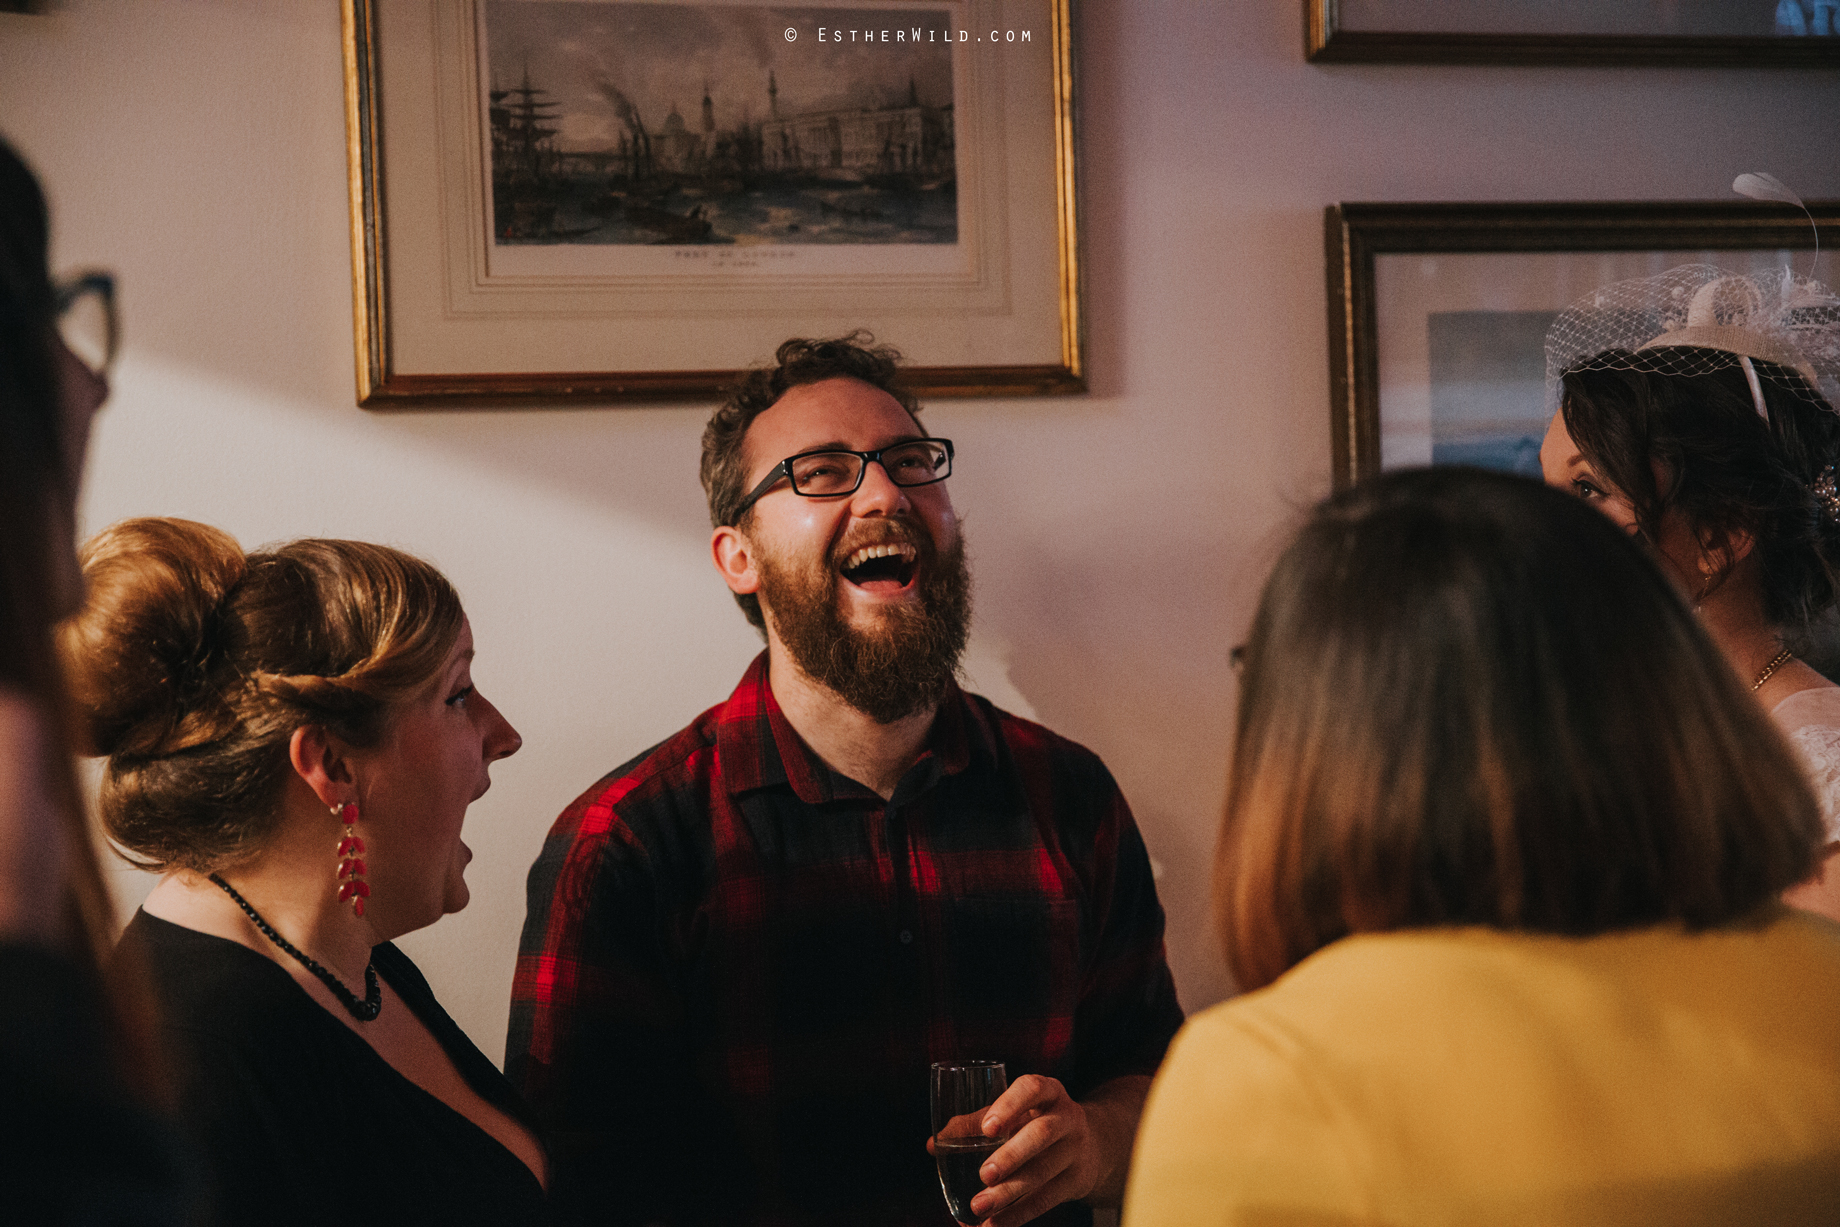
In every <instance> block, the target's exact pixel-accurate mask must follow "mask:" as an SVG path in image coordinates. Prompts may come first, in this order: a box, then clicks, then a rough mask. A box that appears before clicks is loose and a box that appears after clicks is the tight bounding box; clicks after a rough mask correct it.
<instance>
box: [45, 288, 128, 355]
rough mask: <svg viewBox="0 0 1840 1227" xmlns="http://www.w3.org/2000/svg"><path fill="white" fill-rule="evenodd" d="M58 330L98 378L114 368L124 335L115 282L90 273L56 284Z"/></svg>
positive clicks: (66, 345)
mask: <svg viewBox="0 0 1840 1227" xmlns="http://www.w3.org/2000/svg"><path fill="white" fill-rule="evenodd" d="M56 293H57V328H58V335H59V336H60V337H62V338H63V340H64V345H65V347H66V348H67V349H69V350H70V352H71V353H73V354H75V355H76V357H77V360H78V361H80V362H81V363H83V365H84V366H87V367H88V368H89V369H90V370H91V371H93V372H95V373H96V374H97V375H104V376H106V375H107V374H108V373H109V368H110V367H111V366H113V365H114V364H115V354H116V352H117V351H118V350H119V349H120V346H121V333H120V330H119V329H118V327H117V325H116V318H115V278H114V276H113V275H111V274H109V273H104V272H98V271H91V272H85V273H79V274H77V275H76V276H74V277H68V278H66V279H64V280H63V281H60V282H58V284H57V289H56Z"/></svg>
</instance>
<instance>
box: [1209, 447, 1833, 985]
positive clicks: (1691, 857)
mask: <svg viewBox="0 0 1840 1227" xmlns="http://www.w3.org/2000/svg"><path fill="white" fill-rule="evenodd" d="M1822 839H1823V828H1822V824H1821V817H1820V812H1819V809H1818V808H1817V806H1816V803H1815V799H1814V796H1813V794H1812V793H1811V792H1810V790H1809V786H1808V784H1807V782H1806V779H1805V777H1804V775H1803V772H1802V770H1801V766H1800V764H1799V762H1798V761H1797V760H1796V758H1795V757H1794V755H1793V752H1792V751H1791V750H1790V748H1789V746H1788V745H1787V743H1786V742H1785V741H1784V740H1783V738H1782V736H1781V734H1780V733H1778V732H1777V730H1776V728H1775V726H1774V725H1773V724H1772V722H1771V721H1770V719H1769V717H1768V716H1767V715H1766V714H1765V713H1764V711H1763V709H1762V708H1761V707H1759V706H1758V705H1757V704H1756V703H1755V702H1754V701H1753V700H1752V699H1751V697H1750V696H1749V695H1748V694H1746V693H1745V692H1744V687H1743V684H1742V683H1741V682H1740V681H1739V680H1738V678H1737V675H1736V674H1734V673H1733V672H1732V670H1731V666H1730V665H1728V664H1726V663H1725V660H1724V658H1723V657H1722V656H1721V655H1720V653H1719V650H1718V648H1717V646H1716V645H1715V644H1713V642H1712V640H1711V639H1710V638H1709V637H1708V636H1707V634H1706V632H1705V630H1704V629H1703V628H1702V627H1701V626H1700V624H1699V620H1698V619H1697V618H1696V617H1695V616H1694V614H1693V612H1692V610H1691V609H1689V608H1688V607H1687V604H1686V602H1685V601H1684V600H1683V599H1682V597H1681V595H1680V593H1679V592H1678V591H1677V589H1676V588H1675V586H1674V585H1673V583H1672V582H1670V581H1669V580H1668V579H1667V578H1666V577H1665V576H1664V575H1663V574H1662V572H1661V569H1660V567H1659V566H1658V565H1657V564H1656V562H1655V561H1654V559H1653V558H1652V557H1651V556H1650V553H1649V551H1647V550H1645V549H1643V548H1642V546H1641V545H1640V544H1639V543H1637V542H1635V541H1632V540H1630V539H1629V537H1627V536H1626V535H1625V534H1623V533H1621V532H1619V531H1617V529H1616V527H1615V525H1613V524H1612V523H1611V522H1610V521H1609V520H1608V519H1607V518H1606V517H1604V516H1603V515H1601V514H1600V513H1599V512H1597V511H1596V510H1594V509H1593V508H1591V507H1589V506H1587V505H1586V504H1585V503H1583V502H1581V501H1580V500H1578V499H1576V498H1572V497H1570V496H1568V495H1566V494H1563V493H1561V492H1559V491H1557V490H1553V489H1549V488H1547V487H1545V486H1543V485H1541V484H1540V483H1538V482H1534V481H1528V480H1526V479H1524V478H1519V477H1511V476H1508V475H1506V474H1499V473H1484V472H1481V471H1479V470H1471V469H1456V468H1439V469H1424V470H1418V471H1407V472H1400V473H1392V474H1388V475H1385V476H1383V477H1380V478H1377V479H1375V480H1373V481H1370V482H1367V483H1364V484H1362V485H1360V486H1357V487H1356V488H1354V489H1353V490H1350V491H1347V492H1345V493H1343V494H1340V495H1337V496H1335V497H1334V498H1331V499H1329V500H1328V501H1326V502H1325V503H1323V504H1322V505H1321V506H1320V507H1318V508H1317V509H1316V512H1315V514H1314V515H1312V516H1311V518H1310V520H1309V522H1308V523H1307V524H1306V525H1305V527H1304V528H1303V530H1302V531H1301V532H1300V533H1298V535H1297V538H1296V540H1295V541H1294V542H1293V543H1292V544H1291V546H1290V548H1289V549H1288V550H1287V551H1286V552H1285V554H1284V555H1283V557H1282V558H1281V559H1280V560H1279V562H1278V564H1277V566H1276V567H1275V568H1274V569H1273V571H1272V574H1271V577H1270V579H1269V580H1268V581H1267V582H1266V585H1265V591H1264V594H1263V595H1262V597H1261V599H1260V602H1259V609H1258V613H1257V615H1256V617H1255V619H1254V622H1253V627H1252V635H1251V638H1250V640H1249V641H1248V643H1247V645H1246V650H1245V656H1244V673H1243V676H1242V679H1241V686H1240V696H1239V719H1238V727H1237V729H1236V731H1235V735H1234V746H1233V756H1232V779H1231V782H1230V784H1229V787H1228V795H1227V805H1226V814H1225V818H1224V820H1223V823H1222V828H1221V839H1220V844H1219V848H1218V852H1217V860H1216V875H1215V904H1216V915H1217V919H1218V923H1219V925H1220V932H1221V937H1222V940H1223V942H1224V945H1225V947H1226V951H1227V955H1228V962H1229V964H1230V965H1231V967H1232V970H1233V974H1234V975H1235V977H1237V979H1238V981H1239V984H1240V987H1241V988H1243V989H1248V990H1250V989H1254V988H1258V987H1260V986H1262V985H1265V984H1268V983H1270V982H1271V981H1272V980H1274V979H1276V978H1277V977H1278V976H1279V975H1282V974H1283V973H1284V972H1285V971H1286V970H1288V969H1289V968H1290V967H1292V966H1294V965H1296V964H1297V963H1298V962H1300V961H1302V960H1303V959H1304V958H1306V957H1308V956H1309V955H1310V954H1311V953H1313V952H1314V951H1316V950H1318V949H1320V948H1322V947H1323V946H1326V945H1328V944H1329V943H1330V942H1332V941H1335V940H1336V939H1338V938H1340V937H1343V936H1345V935H1348V934H1352V933H1364V932H1381V931H1387V930H1395V929H1406V928H1421V927H1429V926H1446V925H1488V926H1492V927H1494V928H1498V929H1509V930H1526V931H1532V932H1539V933H1556V934H1572V935H1578V936H1584V935H1590V934H1597V933H1604V932H1608V931H1611V930H1616V929H1623V928H1631V927H1635V926H1639V925H1650V924H1658V923H1662V922H1667V921H1676V922H1681V923H1684V924H1685V925H1687V926H1689V927H1691V928H1703V927H1706V926H1711V925H1719V924H1723V923H1726V922H1728V921H1732V920H1735V919H1738V918H1740V917H1743V916H1745V915H1747V914H1749V913H1751V912H1753V911H1754V910H1755V909H1757V908H1758V907H1760V906H1761V905H1763V904H1766V903H1768V902H1769V901H1771V900H1773V899H1774V898H1775V897H1776V895H1777V893H1778V892H1780V891H1781V890H1783V889H1784V888H1785V887H1788V886H1791V885H1793V884H1795V883H1797V882H1800V881H1802V880H1803V879H1805V878H1806V877H1807V876H1808V875H1809V873H1810V872H1811V871H1812V870H1813V868H1814V866H1815V864H1816V860H1817V858H1818V856H1819V849H1820V846H1821V843H1822Z"/></svg>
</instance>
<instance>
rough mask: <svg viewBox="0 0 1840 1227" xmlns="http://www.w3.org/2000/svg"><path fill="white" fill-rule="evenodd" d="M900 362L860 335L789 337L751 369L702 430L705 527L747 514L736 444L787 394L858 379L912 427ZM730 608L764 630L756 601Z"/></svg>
mask: <svg viewBox="0 0 1840 1227" xmlns="http://www.w3.org/2000/svg"><path fill="white" fill-rule="evenodd" d="M900 362H901V353H900V351H899V350H897V349H894V348H892V347H891V346H887V345H877V344H876V343H875V337H874V336H873V335H871V334H870V333H868V332H865V331H863V330H861V329H858V330H857V331H855V332H852V333H850V334H849V335H848V336H842V337H837V338H836V339H834V340H828V341H815V340H811V339H809V338H806V337H793V338H792V339H791V340H789V341H787V342H785V343H784V344H782V345H781V346H780V347H779V349H778V350H777V351H776V352H775V353H774V355H773V365H772V366H763V367H757V368H755V369H754V370H751V371H749V372H748V373H747V374H746V375H743V376H742V377H741V380H740V382H738V383H736V384H734V385H733V386H731V387H729V388H728V389H727V390H726V399H724V400H723V402H722V404H721V406H720V407H718V408H717V409H716V411H715V413H714V414H712V415H711V416H710V419H709V424H708V425H707V426H705V427H703V464H702V478H703V493H704V494H706V495H707V496H708V498H709V523H710V526H711V527H714V528H722V527H725V526H738V525H739V524H740V523H742V522H743V521H744V520H745V519H746V518H747V516H751V515H752V514H753V508H751V507H750V508H749V509H748V511H747V513H746V515H743V516H737V515H736V509H737V508H739V507H740V506H741V503H742V500H743V499H745V498H746V497H747V490H746V488H745V485H744V483H745V482H746V481H747V458H746V456H745V455H744V454H743V448H742V444H743V441H744V440H745V439H746V438H747V430H748V427H749V426H750V425H752V424H753V421H754V419H755V418H757V417H759V416H760V415H761V414H762V413H765V412H766V411H767V410H768V409H770V408H771V407H772V406H773V405H774V404H776V403H777V402H778V401H779V398H780V397H782V396H784V395H785V394H786V393H787V391H789V390H790V389H792V388H796V387H799V386H800V385H802V384H808V383H820V382H822V381H824V380H826V379H836V378H838V377H840V376H843V377H848V378H850V379H860V380H861V381H862V382H864V383H866V384H868V385H869V386H870V387H872V388H879V389H880V390H881V391H883V392H886V393H888V395H890V396H892V397H894V398H895V400H896V401H898V402H900V405H901V408H903V409H905V410H907V413H908V416H909V417H911V418H913V419H914V423H915V425H918V424H919V422H920V402H919V401H918V400H916V399H915V398H914V394H913V393H912V392H909V391H908V390H907V389H906V388H904V387H902V386H901V383H900ZM735 603H736V604H738V605H740V606H741V611H742V612H743V613H745V614H746V615H747V620H748V621H749V622H751V623H753V624H754V626H755V627H756V628H758V629H761V630H764V629H765V628H766V621H765V619H763V618H762V617H761V614H760V601H759V599H758V598H757V597H755V596H754V595H753V594H752V593H736V594H735Z"/></svg>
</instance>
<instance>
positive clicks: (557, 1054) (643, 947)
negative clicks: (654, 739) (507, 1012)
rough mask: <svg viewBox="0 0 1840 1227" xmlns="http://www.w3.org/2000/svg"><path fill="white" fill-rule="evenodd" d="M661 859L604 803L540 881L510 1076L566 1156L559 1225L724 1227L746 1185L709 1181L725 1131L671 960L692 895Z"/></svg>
mask: <svg viewBox="0 0 1840 1227" xmlns="http://www.w3.org/2000/svg"><path fill="white" fill-rule="evenodd" d="M618 788H619V786H618V785H615V786H614V787H612V788H610V789H608V790H607V792H608V793H609V794H612V793H617V792H618ZM660 859H661V858H660V857H659V856H658V854H657V851H656V850H655V849H648V848H647V847H645V846H643V845H642V844H641V842H640V840H639V839H638V837H637V836H635V834H634V833H633V831H632V829H631V828H630V827H629V826H628V825H627V824H626V823H625V822H624V821H623V820H622V819H621V817H620V816H619V814H618V813H617V812H616V810H615V807H614V804H613V803H612V801H611V800H609V799H608V796H607V795H603V797H602V798H600V799H596V800H594V801H592V802H590V803H588V804H586V805H581V804H579V803H578V805H577V806H576V807H571V810H570V811H565V813H564V814H563V816H562V818H561V819H559V820H558V822H557V824H556V827H555V829H554V830H552V832H551V835H550V838H549V841H548V843H547V844H546V845H545V847H544V850H543V853H542V855H541V856H540V857H539V858H538V860H537V862H536V864H535V865H534V866H533V867H532V869H531V872H530V881H529V912H528V914H527V917H526V920H525V925H524V933H523V938H522V941H521V943H520V949H519V953H518V963H517V972H516V976H515V979H514V982H513V986H512V1002H511V1022H510V1030H509V1035H508V1037H507V1046H506V1054H505V1072H506V1073H507V1074H508V1075H509V1076H510V1078H511V1080H512V1082H513V1083H515V1084H516V1085H517V1087H518V1089H519V1090H520V1091H522V1092H523V1094H524V1097H525V1098H526V1100H527V1101H528V1102H529V1104H530V1106H531V1109H532V1111H533V1112H534V1114H535V1115H536V1117H537V1120H538V1122H539V1124H540V1125H541V1126H542V1127H543V1129H544V1130H545V1133H546V1137H547V1140H548V1141H549V1143H550V1146H551V1152H552V1156H553V1159H554V1163H553V1170H552V1182H551V1190H550V1192H551V1204H552V1207H553V1209H554V1212H555V1214H556V1218H557V1221H558V1222H559V1223H564V1224H577V1223H579V1224H590V1223H591V1224H619V1225H625V1224H632V1225H635V1227H636V1225H643V1224H652V1223H665V1224H672V1225H676V1224H684V1223H695V1222H702V1221H710V1220H712V1219H714V1212H713V1211H706V1208H705V1207H704V1203H705V1202H706V1201H707V1200H708V1198H709V1196H710V1195H711V1194H712V1193H713V1192H714V1191H716V1190H721V1189H724V1188H727V1187H730V1186H732V1183H733V1180H732V1177H733V1173H732V1172H730V1173H729V1174H728V1178H727V1179H724V1178H723V1177H722V1176H720V1175H719V1174H716V1173H711V1172H710V1171H708V1170H707V1169H708V1168H709V1167H710V1166H711V1165H712V1163H713V1162H714V1157H713V1156H714V1155H715V1154H716V1153H717V1152H718V1151H719V1150H721V1149H722V1148H719V1147H717V1146H715V1145H714V1144H713V1143H714V1142H715V1141H716V1139H714V1138H712V1136H711V1134H712V1132H714V1131H715V1130H716V1129H717V1125H716V1122H717V1121H719V1120H720V1119H721V1116H720V1114H719V1113H717V1112H715V1111H714V1110H713V1109H712V1108H711V1107H710V1106H709V1105H708V1104H706V1103H704V1102H702V1092H700V1091H699V1089H698V1087H699V1085H700V1084H699V1080H698V1078H697V1077H696V1076H695V1071H694V1069H693V1068H692V1061H691V1055H690V1054H691V1037H690V1035H689V1034H688V1031H687V1028H688V1025H689V1020H688V1010H687V1008H686V1003H685V1000H684V995H683V991H682V985H681V977H680V975H679V974H678V973H677V971H676V970H675V962H674V958H673V956H672V954H671V949H670V948H671V946H672V945H673V944H674V943H675V942H676V941H677V940H678V938H679V937H680V936H681V934H682V927H683V923H684V920H683V915H682V909H681V908H680V907H679V902H680V900H681V899H682V898H683V897H684V896H685V894H686V891H685V889H684V886H683V884H682V883H676V882H673V881H672V875H671V874H670V872H669V870H668V867H664V866H661V865H660V863H659V862H660Z"/></svg>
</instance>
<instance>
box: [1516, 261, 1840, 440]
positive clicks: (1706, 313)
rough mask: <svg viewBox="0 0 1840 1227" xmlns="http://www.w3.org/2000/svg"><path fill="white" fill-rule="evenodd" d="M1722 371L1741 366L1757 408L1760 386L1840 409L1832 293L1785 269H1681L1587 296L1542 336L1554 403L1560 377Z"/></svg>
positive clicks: (1836, 304)
mask: <svg viewBox="0 0 1840 1227" xmlns="http://www.w3.org/2000/svg"><path fill="white" fill-rule="evenodd" d="M1753 359H1755V360H1759V361H1761V362H1764V363H1768V364H1773V366H1772V365H1764V366H1758V365H1756V364H1755V363H1754V362H1753V361H1752V360H1753ZM1731 367H1743V368H1744V369H1745V372H1746V376H1747V378H1748V379H1749V381H1750V383H1751V386H1752V392H1753V396H1754V397H1755V398H1756V401H1757V404H1758V407H1759V410H1760V412H1761V411H1762V407H1763V403H1764V402H1763V393H1762V390H1761V387H1760V384H1762V383H1769V384H1773V385H1774V386H1775V388H1776V389H1778V390H1781V391H1783V392H1787V393H1789V394H1791V395H1794V396H1796V397H1797V398H1799V399H1802V400H1812V399H1813V398H1814V397H1816V396H1819V397H1821V398H1824V399H1825V401H1826V406H1825V407H1826V408H1829V409H1832V408H1833V407H1834V406H1837V405H1840V297H1836V296H1835V295H1834V293H1833V292H1832V291H1831V290H1829V289H1828V288H1827V287H1826V286H1824V285H1822V284H1821V283H1820V282H1818V281H1814V280H1811V279H1809V278H1805V277H1798V276H1796V275H1795V274H1794V273H1793V272H1792V271H1791V270H1789V269H1787V268H1784V269H1781V270H1778V271H1776V272H1773V273H1763V274H1748V273H1734V272H1731V271H1729V270H1727V269H1722V268H1718V267H1716V266H1715V265H1711V264H1683V265H1680V266H1678V267H1676V268H1671V269H1669V270H1667V271H1666V272H1665V273H1660V274H1658V275H1656V276H1653V277H1638V278H1635V279H1634V280H1630V281H1618V282H1615V283H1613V284H1611V285H1607V286H1603V287H1601V288H1600V289H1597V290H1594V291H1592V292H1591V293H1589V294H1587V295H1585V296H1584V297H1583V298H1581V299H1579V300H1578V301H1577V302H1574V303H1573V304H1572V305H1571V306H1569V307H1567V308H1566V309H1565V310H1564V311H1562V312H1561V313H1560V314H1559V317H1558V318H1557V319H1556V320H1554V321H1553V325H1552V327H1551V329H1549V330H1548V331H1547V334H1546V386H1547V399H1548V401H1549V402H1550V403H1551V404H1552V405H1554V406H1555V407H1556V405H1557V401H1558V391H1559V377H1560V376H1561V375H1562V374H1564V373H1566V372H1567V371H1591V370H1637V371H1648V372H1652V373H1655V374H1661V375H1680V376H1694V375H1707V374H1711V373H1712V372H1714V371H1721V370H1726V369H1729V368H1731ZM1798 376H1799V378H1798ZM1763 416H1765V417H1766V418H1767V417H1768V414H1767V413H1765V414H1763Z"/></svg>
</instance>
